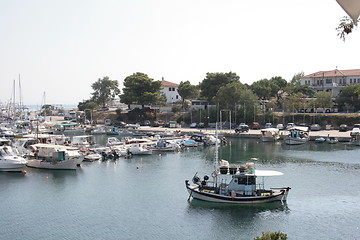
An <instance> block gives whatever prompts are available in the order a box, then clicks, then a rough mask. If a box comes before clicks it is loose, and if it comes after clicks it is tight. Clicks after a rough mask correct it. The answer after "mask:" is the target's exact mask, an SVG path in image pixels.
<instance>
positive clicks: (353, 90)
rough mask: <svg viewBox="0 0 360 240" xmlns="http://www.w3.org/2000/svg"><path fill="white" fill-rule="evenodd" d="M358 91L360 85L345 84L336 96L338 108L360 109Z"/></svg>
mask: <svg viewBox="0 0 360 240" xmlns="http://www.w3.org/2000/svg"><path fill="white" fill-rule="evenodd" d="M359 93H360V86H347V87H344V88H342V89H341V91H340V93H339V95H338V96H337V97H336V102H337V104H338V106H339V108H340V110H342V111H344V110H349V109H353V110H354V111H358V110H360V99H359Z"/></svg>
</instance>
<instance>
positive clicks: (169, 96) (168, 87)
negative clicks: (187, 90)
mask: <svg viewBox="0 0 360 240" xmlns="http://www.w3.org/2000/svg"><path fill="white" fill-rule="evenodd" d="M161 87H162V89H161V90H160V92H162V93H163V94H164V95H165V97H166V102H167V103H178V102H181V101H182V99H181V97H180V95H179V93H178V88H179V84H176V83H172V82H168V81H165V80H164V78H163V79H162V80H161Z"/></svg>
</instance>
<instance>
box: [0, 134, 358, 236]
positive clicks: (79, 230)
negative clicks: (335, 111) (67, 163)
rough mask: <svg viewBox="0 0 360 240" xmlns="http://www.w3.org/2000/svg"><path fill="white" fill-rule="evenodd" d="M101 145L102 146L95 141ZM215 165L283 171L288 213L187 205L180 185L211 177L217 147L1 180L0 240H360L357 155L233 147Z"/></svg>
mask: <svg viewBox="0 0 360 240" xmlns="http://www.w3.org/2000/svg"><path fill="white" fill-rule="evenodd" d="M97 138H98V141H104V136H97ZM230 140H231V143H230V144H228V145H225V146H221V147H220V149H219V158H220V159H226V160H228V161H229V162H230V163H238V164H244V163H245V162H246V161H247V160H249V159H250V158H253V157H256V158H258V161H257V162H256V163H255V164H256V168H257V169H269V170H277V171H281V172H283V173H284V175H283V176H280V177H271V178H267V179H266V181H265V186H266V187H288V186H289V187H291V190H290V193H289V196H288V201H287V203H286V204H281V203H276V204H275V203H271V204H261V205H240V206H239V205H219V204H215V203H208V202H203V201H199V200H190V201H188V197H189V194H188V193H187V191H186V189H185V183H184V181H185V180H186V179H189V180H191V179H192V177H193V176H194V174H195V173H196V172H198V175H199V176H204V175H210V174H211V172H212V171H213V169H214V165H215V162H214V155H215V147H206V148H192V149H186V150H183V151H181V152H176V153H162V154H154V155H150V156H134V157H133V158H131V159H124V158H120V159H119V160H117V161H115V162H114V161H112V160H108V161H96V162H91V163H83V164H82V166H81V167H79V168H78V170H76V171H50V170H41V169H31V168H27V174H26V175H23V174H19V173H0V213H1V217H0V239H12V240H14V239H36V240H39V239H157V240H158V239H253V238H254V237H256V236H260V235H261V233H262V232H265V231H271V232H274V231H281V232H283V233H286V234H287V235H288V237H289V239H360V229H359V227H360V221H359V220H358V218H359V216H360V204H359V201H360V187H359V186H360V177H359V176H360V157H359V156H360V148H359V147H355V146H352V145H350V144H345V143H338V144H334V145H331V144H327V143H322V144H315V143H314V142H309V143H307V144H305V145H301V146H287V145H283V144H281V143H280V142H279V143H262V142H260V141H259V140H255V139H230Z"/></svg>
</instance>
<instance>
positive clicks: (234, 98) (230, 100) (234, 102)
mask: <svg viewBox="0 0 360 240" xmlns="http://www.w3.org/2000/svg"><path fill="white" fill-rule="evenodd" d="M214 100H215V101H216V102H217V103H219V107H220V109H229V110H231V111H233V113H234V114H235V118H234V119H235V121H236V119H242V121H245V122H246V121H248V120H250V119H252V118H253V116H254V114H255V112H256V111H257V106H258V103H257V100H258V97H257V96H256V95H255V94H254V93H253V92H252V91H251V90H250V89H247V88H246V86H245V85H244V84H241V83H240V82H232V83H229V84H226V85H225V86H223V87H221V88H220V89H219V91H218V93H217V94H216V97H215V98H214ZM254 111H255V112H254Z"/></svg>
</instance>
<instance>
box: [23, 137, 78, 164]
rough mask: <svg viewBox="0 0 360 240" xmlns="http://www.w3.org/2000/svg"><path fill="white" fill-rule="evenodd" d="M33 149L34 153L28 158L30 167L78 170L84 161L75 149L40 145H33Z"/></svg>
mask: <svg viewBox="0 0 360 240" xmlns="http://www.w3.org/2000/svg"><path fill="white" fill-rule="evenodd" d="M31 148H32V149H33V151H32V152H31V154H30V155H28V156H27V157H28V163H27V166H28V167H34V168H44V169H62V170H76V166H77V165H79V164H80V163H81V162H82V161H83V160H84V156H83V155H82V154H80V153H79V151H78V150H77V148H74V147H69V146H63V145H53V144H41V143H39V144H34V145H31Z"/></svg>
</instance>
